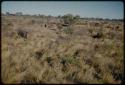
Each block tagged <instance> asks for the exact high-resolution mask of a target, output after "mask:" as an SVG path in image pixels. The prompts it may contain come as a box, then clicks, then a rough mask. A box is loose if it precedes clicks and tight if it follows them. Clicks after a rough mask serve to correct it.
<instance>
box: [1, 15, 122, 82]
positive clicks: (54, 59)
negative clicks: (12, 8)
mask: <svg viewBox="0 0 125 85" xmlns="http://www.w3.org/2000/svg"><path fill="white" fill-rule="evenodd" d="M24 19H25V20H24ZM39 19H40V18H39ZM43 22H44V20H43V21H42V19H41V21H38V20H37V19H35V18H34V17H25V18H24V17H23V16H2V58H1V59H2V62H1V64H2V65H1V66H2V68H1V74H2V75H1V77H2V82H3V83H53V84H54V83H55V84H61V83H62V84H65V83H84V84H86V83H87V84H93V83H97V84H101V83H121V82H122V81H123V72H124V71H123V70H124V68H123V62H124V61H123V22H119V23H121V24H117V23H116V22H110V23H108V22H107V23H108V25H107V26H105V25H104V23H101V22H100V23H99V24H97V25H98V26H96V25H95V24H93V27H92V26H88V25H90V24H89V22H84V21H83V22H80V23H83V24H80V23H79V25H80V26H78V25H77V24H76V25H72V26H71V27H63V26H61V25H60V24H56V21H55V23H54V25H50V24H47V25H48V27H44V23H43ZM91 24H92V23H91ZM100 24H101V25H102V26H100ZM94 25H95V26H94ZM112 26H114V27H115V26H116V27H115V28H113V27H112ZM118 26H119V27H118ZM58 27H60V28H58ZM89 27H90V28H89ZM19 29H23V30H28V34H27V38H26V39H25V37H21V36H20V35H18V33H17V30H19ZM100 35H101V36H100ZM93 36H96V37H93Z"/></svg>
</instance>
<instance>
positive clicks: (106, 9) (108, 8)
mask: <svg viewBox="0 0 125 85" xmlns="http://www.w3.org/2000/svg"><path fill="white" fill-rule="evenodd" d="M123 9H124V8H123V3H122V2H120V1H100V2H99V1H88V2H87V1H4V2H2V12H3V13H5V12H10V13H15V12H23V14H45V15H52V16H58V15H64V14H67V13H71V14H73V15H76V14H78V15H80V16H81V17H95V18H96V17H98V18H109V19H119V18H123V13H124V11H123Z"/></svg>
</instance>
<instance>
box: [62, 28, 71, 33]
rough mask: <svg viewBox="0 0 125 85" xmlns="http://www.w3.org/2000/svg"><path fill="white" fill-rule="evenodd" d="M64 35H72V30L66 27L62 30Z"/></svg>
mask: <svg viewBox="0 0 125 85" xmlns="http://www.w3.org/2000/svg"><path fill="white" fill-rule="evenodd" d="M63 31H64V32H65V33H66V34H72V33H73V29H72V28H70V27H67V28H65V29H64V30H63Z"/></svg>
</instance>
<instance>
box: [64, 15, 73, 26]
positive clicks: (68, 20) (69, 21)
mask: <svg viewBox="0 0 125 85" xmlns="http://www.w3.org/2000/svg"><path fill="white" fill-rule="evenodd" d="M62 18H63V20H64V23H65V24H72V21H73V15H72V14H66V15H64V16H62Z"/></svg>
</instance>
